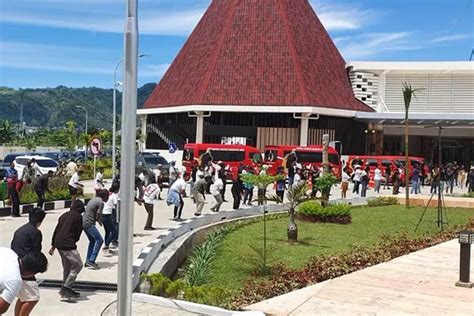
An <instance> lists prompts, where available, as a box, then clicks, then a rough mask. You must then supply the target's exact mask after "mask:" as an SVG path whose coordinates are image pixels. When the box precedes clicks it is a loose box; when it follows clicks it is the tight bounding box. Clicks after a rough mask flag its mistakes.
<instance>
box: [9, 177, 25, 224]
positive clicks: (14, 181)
mask: <svg viewBox="0 0 474 316" xmlns="http://www.w3.org/2000/svg"><path fill="white" fill-rule="evenodd" d="M22 186H23V182H22V181H20V180H18V178H17V176H16V175H13V176H12V177H11V178H9V179H8V180H7V193H8V197H9V198H10V204H11V206H12V208H11V216H12V217H20V216H21V215H20V192H21V188H22Z"/></svg>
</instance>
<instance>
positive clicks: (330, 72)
mask: <svg viewBox="0 0 474 316" xmlns="http://www.w3.org/2000/svg"><path fill="white" fill-rule="evenodd" d="M180 105H236V106H237V105H257V106H265V105H269V106H270V105H272V106H318V107H326V108H335V109H344V110H356V111H372V109H371V108H369V107H368V106H367V105H365V104H363V103H362V102H360V101H358V100H357V99H356V98H355V96H354V94H353V91H352V88H351V85H350V82H349V78H348V75H347V72H346V69H345V61H344V59H343V58H342V56H341V54H340V53H339V51H338V49H337V48H336V46H335V45H334V43H333V42H332V40H331V38H330V37H329V35H328V33H327V32H326V30H325V29H324V27H323V25H322V24H321V22H320V21H319V19H318V17H317V16H316V14H315V12H314V11H313V9H312V7H311V5H310V4H309V3H308V1H307V0H258V1H257V0H214V1H212V3H211V5H210V7H209V9H208V10H207V11H206V13H205V14H204V16H203V18H202V19H201V21H200V22H199V24H198V25H197V26H196V28H195V29H194V31H193V33H192V34H191V36H190V37H189V39H188V40H187V42H186V43H185V45H184V47H183V48H182V49H181V51H180V52H179V54H178V56H177V57H176V59H175V60H174V62H173V63H172V65H171V66H170V68H169V69H168V71H167V72H166V74H165V75H164V77H163V78H162V80H161V81H160V83H159V84H158V86H157V87H156V88H155V90H154V91H153V93H152V95H151V96H150V98H149V99H148V100H147V102H146V104H145V108H157V107H169V106H180Z"/></svg>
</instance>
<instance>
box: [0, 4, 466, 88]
mask: <svg viewBox="0 0 474 316" xmlns="http://www.w3.org/2000/svg"><path fill="white" fill-rule="evenodd" d="M219 1H224V0H219ZM310 2H311V4H312V6H313V8H314V9H315V11H316V13H317V14H318V16H319V17H320V19H321V21H322V22H323V24H324V26H325V27H326V29H327V30H328V31H329V33H330V35H331V37H332V38H333V40H334V42H335V43H336V45H337V47H338V48H339V50H340V51H341V53H342V55H343V56H344V58H345V60H346V61H361V60H363V61H376V60H380V61H458V60H462V61H465V60H469V57H470V54H471V50H472V49H473V46H474V44H473V43H474V40H473V34H474V31H473V30H474V20H473V16H474V4H473V3H474V0H357V1H356V0H311V1H310ZM125 3H126V1H125V0H0V86H6V87H12V88H40V87H55V86H58V85H64V86H70V87H90V86H97V87H102V88H111V87H112V86H113V71H114V68H115V65H116V64H117V62H118V61H119V60H120V59H121V56H122V48H123V47H122V46H123V35H122V32H123V26H124V18H125ZM210 3H211V0H139V29H140V39H139V45H140V54H149V55H150V56H149V57H143V58H140V62H139V85H142V84H144V83H147V82H158V81H159V80H160V78H161V77H162V76H163V74H164V73H165V71H166V70H167V68H168V67H169V65H170V63H171V62H172V61H173V59H174V57H175V56H176V54H177V53H178V52H179V50H180V48H181V47H182V46H183V44H184V43H185V41H186V39H187V37H188V36H189V34H190V33H191V32H192V30H193V28H194V27H195V25H196V24H197V23H198V21H199V19H200V18H201V17H202V15H203V14H204V12H205V10H206V8H207V7H208V6H209V4H210ZM119 79H120V71H119Z"/></svg>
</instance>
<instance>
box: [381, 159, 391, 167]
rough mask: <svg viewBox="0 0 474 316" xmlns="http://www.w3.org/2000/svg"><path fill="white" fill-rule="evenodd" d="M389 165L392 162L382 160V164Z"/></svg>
mask: <svg viewBox="0 0 474 316" xmlns="http://www.w3.org/2000/svg"><path fill="white" fill-rule="evenodd" d="M391 165H392V162H391V161H390V160H382V166H384V167H388V166H391Z"/></svg>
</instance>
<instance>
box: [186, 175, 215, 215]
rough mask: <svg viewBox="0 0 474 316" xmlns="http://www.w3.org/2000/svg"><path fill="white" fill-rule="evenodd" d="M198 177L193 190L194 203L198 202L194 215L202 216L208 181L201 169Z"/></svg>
mask: <svg viewBox="0 0 474 316" xmlns="http://www.w3.org/2000/svg"><path fill="white" fill-rule="evenodd" d="M196 178H197V181H196V183H195V184H194V186H193V189H192V190H191V193H192V196H193V198H194V203H196V212H194V216H201V213H202V209H203V208H204V204H206V190H207V182H206V180H204V173H203V172H201V171H198V172H196ZM211 186H212V185H211Z"/></svg>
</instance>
